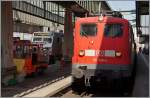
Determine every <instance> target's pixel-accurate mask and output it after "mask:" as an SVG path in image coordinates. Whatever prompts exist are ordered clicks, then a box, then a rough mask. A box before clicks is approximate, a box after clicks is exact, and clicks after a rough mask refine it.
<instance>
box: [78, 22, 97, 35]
mask: <svg viewBox="0 0 150 98" xmlns="http://www.w3.org/2000/svg"><path fill="white" fill-rule="evenodd" d="M96 33H97V25H96V24H81V27H80V35H81V36H95V35H96Z"/></svg>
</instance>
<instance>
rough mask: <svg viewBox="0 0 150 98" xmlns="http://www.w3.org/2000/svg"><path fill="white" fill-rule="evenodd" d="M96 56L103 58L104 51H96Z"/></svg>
mask: <svg viewBox="0 0 150 98" xmlns="http://www.w3.org/2000/svg"><path fill="white" fill-rule="evenodd" d="M96 55H97V56H105V51H104V50H97V51H96Z"/></svg>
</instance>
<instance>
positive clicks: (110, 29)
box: [104, 24, 123, 37]
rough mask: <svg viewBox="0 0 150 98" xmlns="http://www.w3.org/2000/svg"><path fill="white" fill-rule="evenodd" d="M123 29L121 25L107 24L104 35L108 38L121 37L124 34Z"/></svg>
mask: <svg viewBox="0 0 150 98" xmlns="http://www.w3.org/2000/svg"><path fill="white" fill-rule="evenodd" d="M122 27H123V26H122V25H121V24H106V25H105V30H104V35H105V36H106V37H119V36H121V35H122V34H123V29H122Z"/></svg>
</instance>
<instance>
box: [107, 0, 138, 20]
mask: <svg viewBox="0 0 150 98" xmlns="http://www.w3.org/2000/svg"><path fill="white" fill-rule="evenodd" d="M107 3H108V4H109V6H110V7H111V9H112V10H115V11H120V10H121V11H122V10H123V11H125V10H135V0H130V1H129V0H122V1H121V0H114V1H113V0H108V1H107ZM122 14H129V13H122ZM124 18H126V19H128V20H132V19H135V14H130V15H124Z"/></svg>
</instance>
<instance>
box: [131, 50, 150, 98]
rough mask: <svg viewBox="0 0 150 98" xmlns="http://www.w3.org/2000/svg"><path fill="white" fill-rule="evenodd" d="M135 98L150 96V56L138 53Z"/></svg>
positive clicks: (133, 94)
mask: <svg viewBox="0 0 150 98" xmlns="http://www.w3.org/2000/svg"><path fill="white" fill-rule="evenodd" d="M132 92H133V93H132V96H133V97H148V96H149V56H148V55H145V54H142V53H138V55H137V66H136V77H135V83H134V88H133V91H132Z"/></svg>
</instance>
